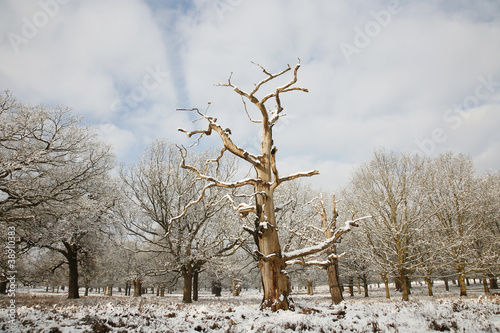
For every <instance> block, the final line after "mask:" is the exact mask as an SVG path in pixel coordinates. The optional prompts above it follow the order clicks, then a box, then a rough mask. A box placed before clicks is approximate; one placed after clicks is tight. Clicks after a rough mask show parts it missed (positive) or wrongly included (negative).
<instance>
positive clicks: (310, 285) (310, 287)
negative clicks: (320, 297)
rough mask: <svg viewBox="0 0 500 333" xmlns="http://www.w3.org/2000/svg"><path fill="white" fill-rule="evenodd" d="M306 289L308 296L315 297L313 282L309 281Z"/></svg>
mask: <svg viewBox="0 0 500 333" xmlns="http://www.w3.org/2000/svg"><path fill="white" fill-rule="evenodd" d="M306 287H307V294H308V295H311V296H312V295H314V289H313V282H312V281H307V282H306Z"/></svg>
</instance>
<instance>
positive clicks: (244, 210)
mask: <svg viewBox="0 0 500 333" xmlns="http://www.w3.org/2000/svg"><path fill="white" fill-rule="evenodd" d="M226 197H227V198H228V200H229V202H230V203H231V205H232V206H233V209H234V210H235V211H237V212H238V213H240V216H241V217H245V216H247V215H248V214H250V213H255V214H257V208H255V205H249V204H247V203H244V202H243V203H240V204H239V205H236V203H235V202H234V200H233V198H231V196H230V195H229V194H228V195H226Z"/></svg>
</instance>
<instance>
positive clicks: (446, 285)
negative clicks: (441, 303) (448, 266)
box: [444, 278, 450, 291]
mask: <svg viewBox="0 0 500 333" xmlns="http://www.w3.org/2000/svg"><path fill="white" fill-rule="evenodd" d="M444 288H445V290H446V291H450V285H449V284H448V278H444Z"/></svg>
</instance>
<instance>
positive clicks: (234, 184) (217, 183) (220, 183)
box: [177, 146, 258, 200]
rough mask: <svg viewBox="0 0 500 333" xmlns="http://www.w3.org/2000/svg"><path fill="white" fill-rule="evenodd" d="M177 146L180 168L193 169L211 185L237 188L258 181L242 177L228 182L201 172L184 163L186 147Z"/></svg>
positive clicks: (254, 183)
mask: <svg viewBox="0 0 500 333" xmlns="http://www.w3.org/2000/svg"><path fill="white" fill-rule="evenodd" d="M177 148H178V149H179V151H180V152H181V157H182V161H181V168H183V169H187V170H191V171H193V172H194V173H195V174H196V176H197V177H198V179H203V180H206V181H208V182H210V183H211V185H213V186H218V187H223V188H237V187H242V186H245V185H253V186H255V185H256V184H257V182H258V181H257V180H256V179H253V178H247V179H243V180H240V181H237V182H232V183H228V182H223V181H220V180H218V179H215V178H213V177H211V176H208V175H206V174H203V173H201V172H200V171H199V170H198V169H196V168H195V167H193V166H191V165H187V164H186V155H187V151H186V148H184V147H179V146H177ZM200 200H201V199H200Z"/></svg>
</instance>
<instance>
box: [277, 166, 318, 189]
mask: <svg viewBox="0 0 500 333" xmlns="http://www.w3.org/2000/svg"><path fill="white" fill-rule="evenodd" d="M314 175H319V171H318V170H311V171H307V172H297V173H294V174H291V175H289V176H286V177H282V178H277V179H276V180H275V181H274V184H273V186H274V187H277V186H278V185H279V184H280V183H283V182H286V181H289V180H292V179H296V178H300V177H311V176H314Z"/></svg>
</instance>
